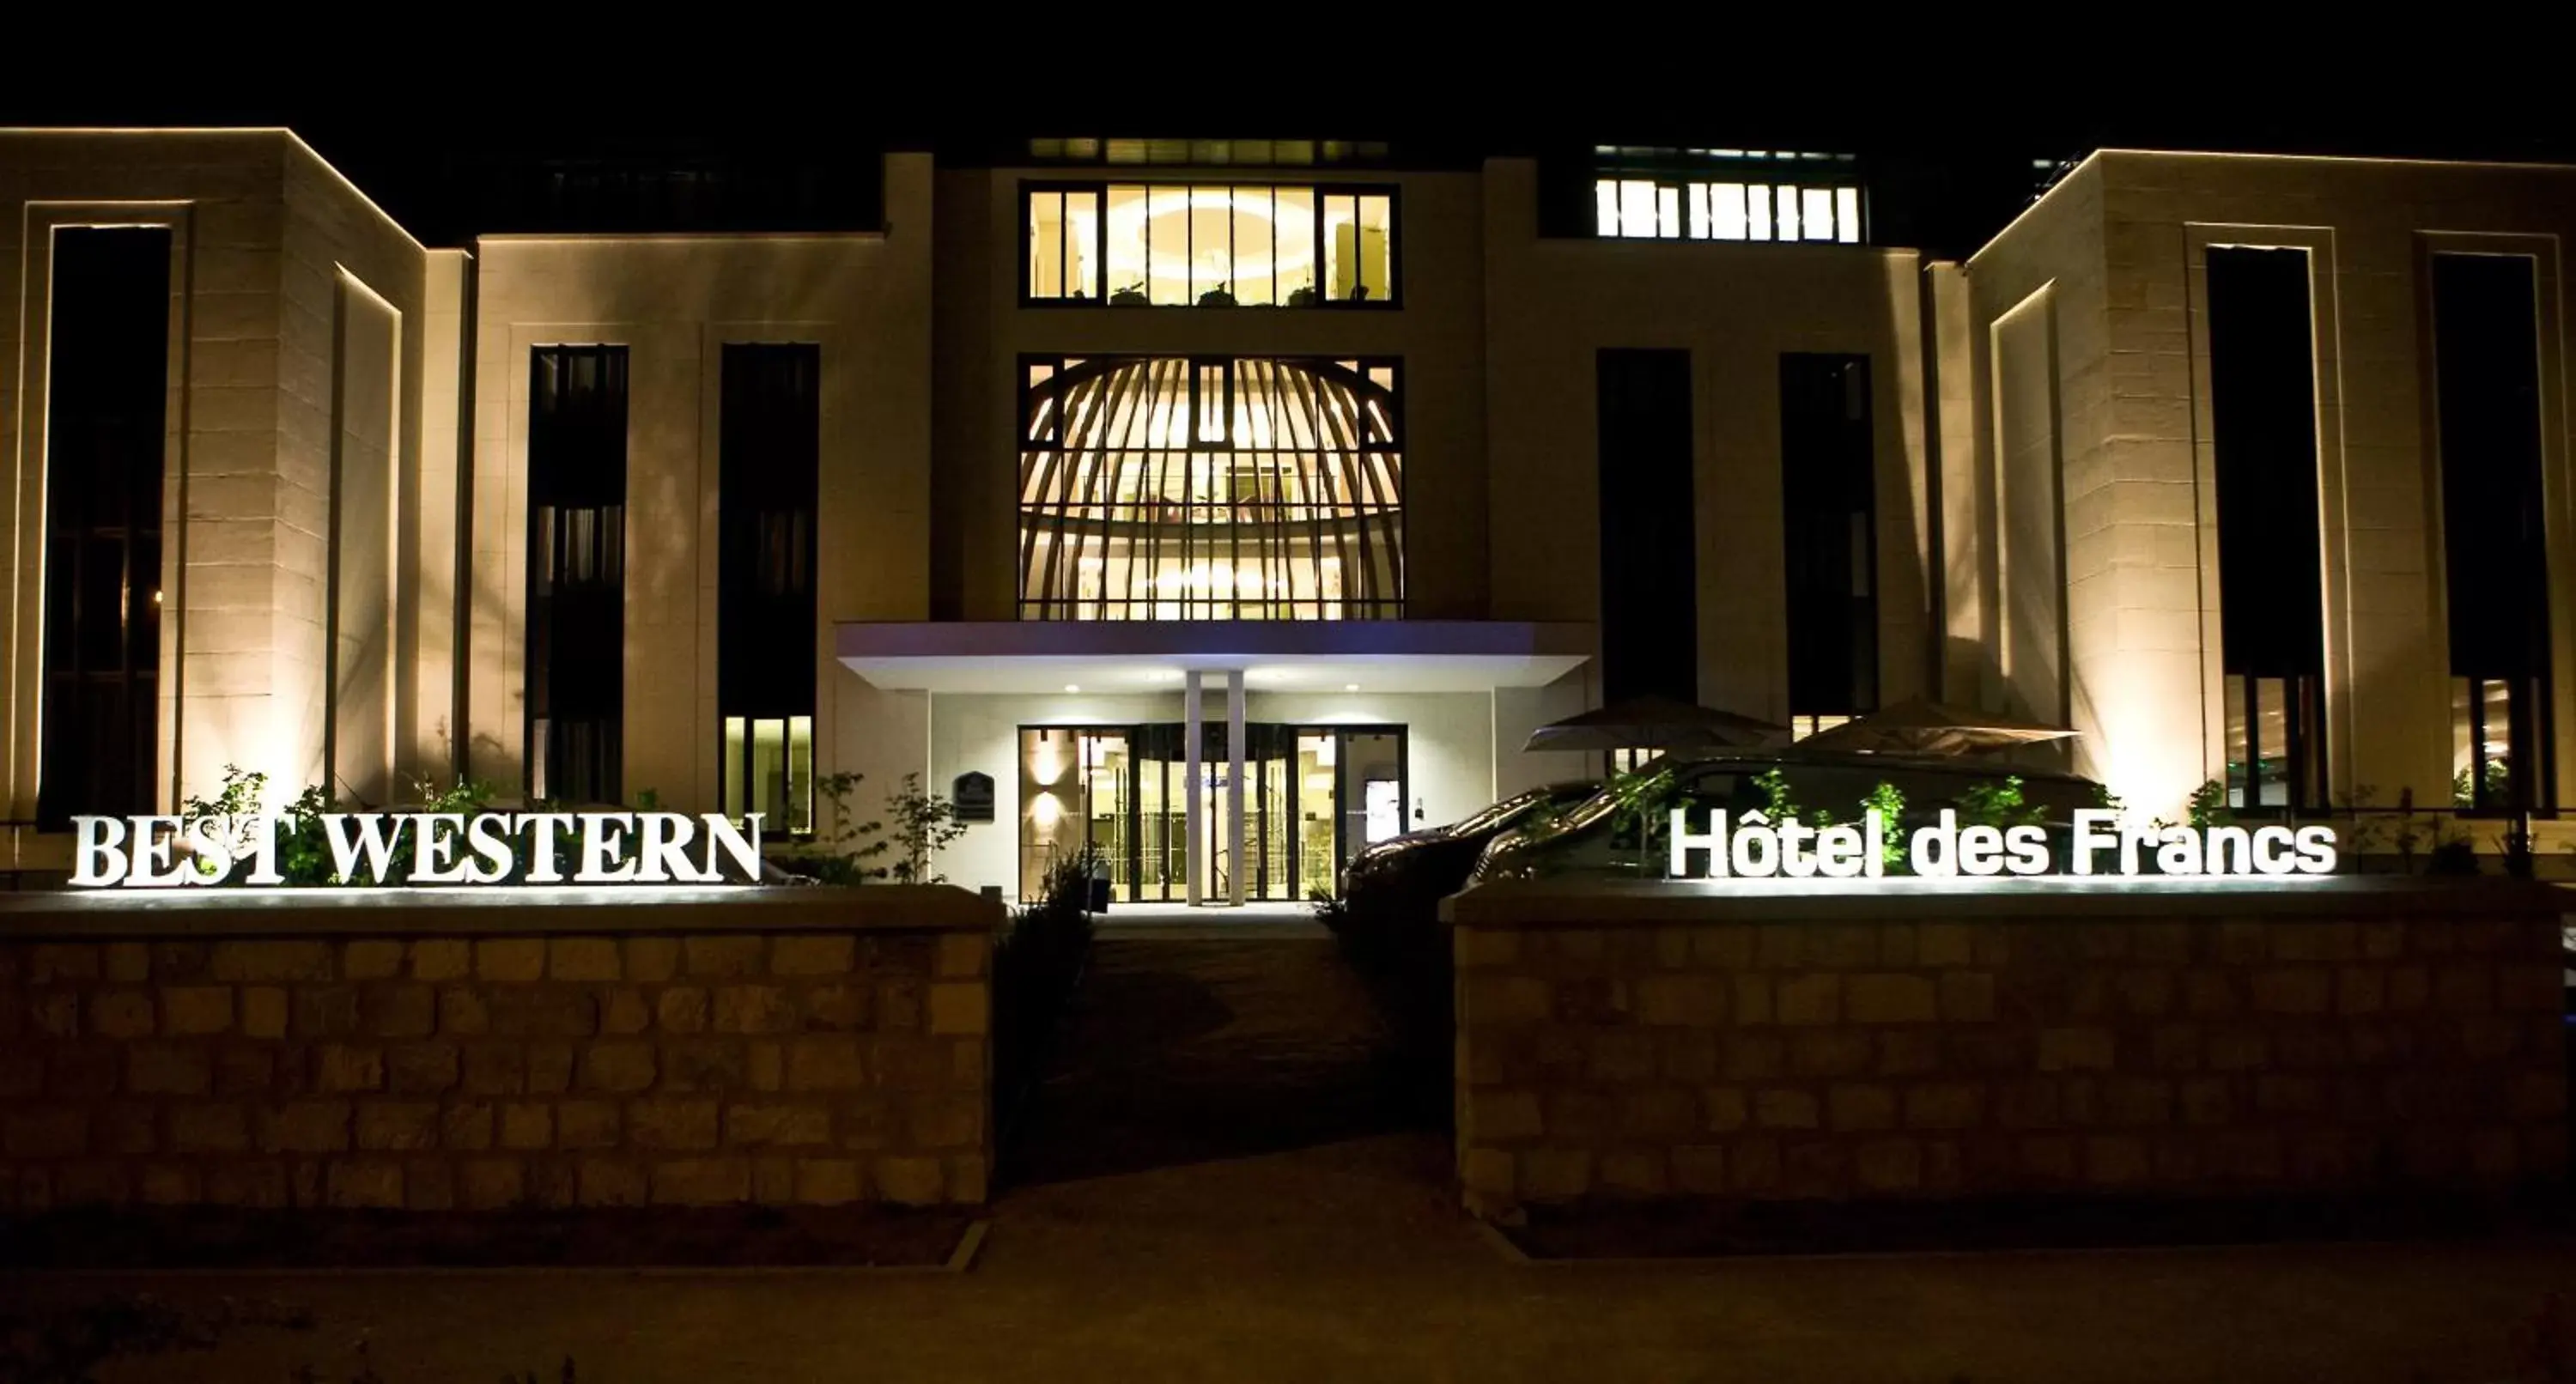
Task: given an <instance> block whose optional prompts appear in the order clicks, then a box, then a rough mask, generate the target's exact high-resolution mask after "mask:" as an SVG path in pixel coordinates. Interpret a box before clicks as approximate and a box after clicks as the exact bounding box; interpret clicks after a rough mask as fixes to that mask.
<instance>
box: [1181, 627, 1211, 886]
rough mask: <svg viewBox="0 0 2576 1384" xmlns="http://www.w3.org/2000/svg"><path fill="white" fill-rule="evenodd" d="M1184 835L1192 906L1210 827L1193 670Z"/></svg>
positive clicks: (1185, 745)
mask: <svg viewBox="0 0 2576 1384" xmlns="http://www.w3.org/2000/svg"><path fill="white" fill-rule="evenodd" d="M1181 764H1182V768H1181V775H1182V778H1181V782H1182V783H1184V784H1185V785H1187V786H1186V787H1184V788H1183V789H1182V790H1181V834H1182V835H1183V836H1186V837H1187V838H1189V846H1188V849H1187V850H1186V851H1184V852H1183V855H1182V861H1183V863H1182V871H1183V878H1184V879H1185V880H1186V881H1187V884H1188V893H1187V896H1186V897H1187V898H1188V900H1189V905H1190V907H1192V908H1196V907H1198V906H1199V890H1200V885H1201V882H1202V881H1204V880H1205V879H1206V878H1207V861H1206V860H1205V859H1204V858H1203V857H1204V856H1205V855H1206V847H1205V844H1204V842H1205V836H1206V827H1207V804H1206V801H1205V799H1206V797H1207V795H1206V793H1205V792H1204V791H1202V790H1201V788H1200V780H1201V779H1202V778H1203V777H1205V775H1204V772H1203V770H1202V768H1201V766H1200V764H1199V670H1198V669H1196V668H1193V669H1191V670H1190V671H1189V672H1188V673H1187V674H1186V675H1184V677H1183V680H1182V683H1181Z"/></svg>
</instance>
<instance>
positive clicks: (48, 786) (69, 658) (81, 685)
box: [36, 227, 170, 831]
mask: <svg viewBox="0 0 2576 1384" xmlns="http://www.w3.org/2000/svg"><path fill="white" fill-rule="evenodd" d="M53 261H54V266H53V325H52V337H53V340H52V351H51V354H50V357H49V359H50V361H51V371H50V375H49V383H48V391H49V393H48V399H47V404H46V429H45V446H46V454H45V555H44V561H45V644H44V669H45V682H44V700H43V704H42V716H43V718H44V738H43V746H42V753H43V759H42V760H41V761H40V762H39V764H38V767H37V779H36V820H37V823H38V825H39V826H40V827H41V828H42V829H44V830H48V831H61V830H66V829H68V828H69V827H70V825H71V818H72V817H74V816H75V815H79V816H90V815H100V816H126V815H131V814H135V813H142V812H150V811H152V810H153V808H154V805H155V803H156V801H157V799H158V793H157V791H156V787H155V780H156V779H157V778H158V776H159V771H158V765H159V759H160V755H159V749H158V744H159V739H158V738H159V725H158V721H159V718H158V711H159V701H160V699H159V686H160V679H159V673H160V667H161V484H162V448H163V445H164V439H165V429H164V421H165V419H164V415H165V412H166V410H167V407H168V396H169V383H170V366H169V359H170V233H169V232H168V231H167V230H163V229H160V228H158V227H151V228H133V227H118V228H114V229H107V228H93V227H65V228H63V229H61V230H58V231H56V232H55V233H54V255H53Z"/></svg>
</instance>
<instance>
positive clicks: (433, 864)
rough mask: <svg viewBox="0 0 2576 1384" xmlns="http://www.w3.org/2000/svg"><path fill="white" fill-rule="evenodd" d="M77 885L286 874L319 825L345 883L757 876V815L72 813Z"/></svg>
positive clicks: (234, 880)
mask: <svg viewBox="0 0 2576 1384" xmlns="http://www.w3.org/2000/svg"><path fill="white" fill-rule="evenodd" d="M72 826H73V830H74V833H75V842H74V848H73V853H72V864H73V868H72V877H71V882H72V883H73V884H74V885H76V886H79V887H82V888H90V889H103V888H124V889H159V888H176V887H181V886H187V885H225V884H230V885H243V886H250V887H260V886H267V885H280V884H284V883H286V876H285V874H284V873H283V872H282V871H281V870H280V869H279V863H280V862H279V853H280V842H281V838H282V837H285V836H287V835H289V834H290V833H296V834H301V833H312V832H315V831H317V830H318V831H319V833H320V836H321V841H320V842H319V843H318V844H317V843H307V844H308V845H315V847H316V848H319V849H327V851H328V852H329V860H330V866H331V874H332V877H333V878H334V879H336V880H338V881H340V882H342V883H345V884H352V885H425V886H469V887H470V886H485V887H491V886H499V885H550V884H722V883H726V882H728V881H731V882H737V883H740V882H750V881H756V880H758V879H759V878H760V816H759V814H757V813H753V814H751V815H749V816H746V817H744V818H743V819H742V821H741V823H740V824H736V823H735V822H734V821H733V820H732V819H731V818H729V817H727V816H725V815H724V814H723V813H721V812H707V813H699V814H696V815H694V816H693V815H691V814H689V813H685V812H476V813H463V812H325V813H319V814H313V815H309V816H306V817H304V818H302V819H300V820H298V819H292V818H288V817H285V816H282V815H280V814H276V813H249V814H243V815H241V816H236V817H231V818H223V817H196V818H182V817H166V816H162V817H154V816H145V817H75V818H73V819H72Z"/></svg>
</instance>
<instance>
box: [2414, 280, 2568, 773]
mask: <svg viewBox="0 0 2576 1384" xmlns="http://www.w3.org/2000/svg"><path fill="white" fill-rule="evenodd" d="M2432 267H2433V336H2434V347H2433V360H2434V371H2435V390H2436V396H2437V407H2438V409H2439V413H2438V418H2439V420H2440V427H2439V437H2440V442H2441V464H2442V548H2443V554H2444V563H2443V567H2444V576H2445V578H2446V582H2445V586H2446V588H2447V590H2448V593H2449V606H2450V627H2451V650H2450V654H2451V710H2452V718H2451V719H2452V759H2451V790H2452V797H2453V799H2454V801H2455V802H2456V803H2457V804H2458V805H2459V806H2461V807H2466V808H2473V809H2476V810H2479V811H2485V812H2511V811H2521V810H2527V809H2538V808H2548V807H2551V806H2554V805H2555V803H2556V801H2557V793H2556V785H2555V783H2554V782H2553V781H2552V780H2553V778H2554V775H2553V773H2552V764H2551V758H2552V756H2551V753H2550V748H2549V745H2550V736H2549V731H2550V727H2549V720H2548V707H2549V699H2550V691H2549V687H2550V667H2549V661H2550V648H2549V552H2548V544H2547V533H2546V523H2545V516H2546V512H2545V511H2544V510H2543V508H2542V496H2541V483H2540V349H2539V310H2538V290H2537V288H2536V286H2535V279H2534V273H2533V269H2534V266H2533V262H2532V261H2531V260H2530V259H2529V258H2527V257H2523V256H2519V255H2458V254H2442V255H2435V256H2433V266H2432Z"/></svg>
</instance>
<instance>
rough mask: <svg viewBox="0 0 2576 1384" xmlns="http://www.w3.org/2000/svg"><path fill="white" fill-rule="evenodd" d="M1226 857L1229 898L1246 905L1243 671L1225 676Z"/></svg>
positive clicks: (1227, 899)
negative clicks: (1244, 886) (1244, 890)
mask: <svg viewBox="0 0 2576 1384" xmlns="http://www.w3.org/2000/svg"><path fill="white" fill-rule="evenodd" d="M1225 782H1226V791H1225V857H1226V871H1225V884H1226V890H1225V894H1226V899H1225V901H1226V902H1227V903H1230V904H1233V905H1234V906H1236V907H1237V908H1240V907H1242V906H1243V877H1244V875H1246V874H1247V873H1249V870H1248V868H1247V867H1246V865H1245V863H1244V859H1243V790H1244V779H1243V670H1242V669H1240V668H1230V669H1228V670H1226V675H1225Z"/></svg>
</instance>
